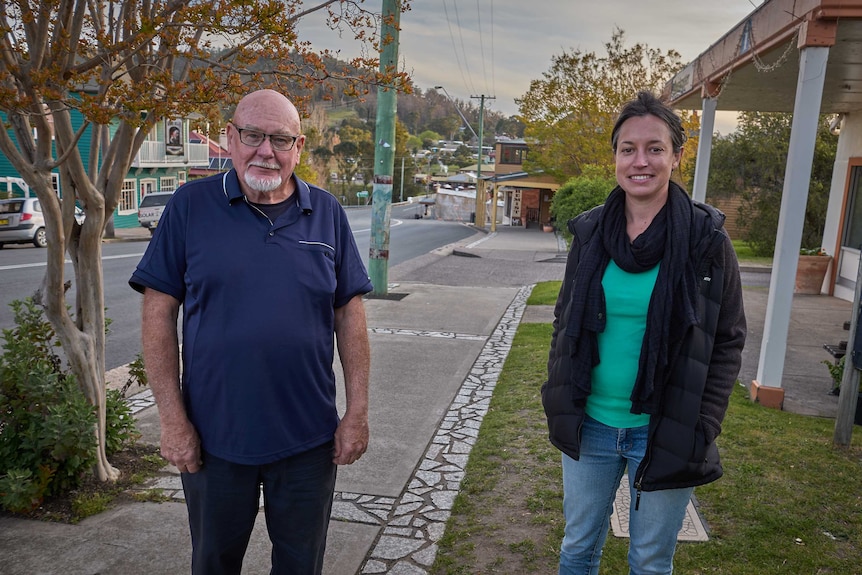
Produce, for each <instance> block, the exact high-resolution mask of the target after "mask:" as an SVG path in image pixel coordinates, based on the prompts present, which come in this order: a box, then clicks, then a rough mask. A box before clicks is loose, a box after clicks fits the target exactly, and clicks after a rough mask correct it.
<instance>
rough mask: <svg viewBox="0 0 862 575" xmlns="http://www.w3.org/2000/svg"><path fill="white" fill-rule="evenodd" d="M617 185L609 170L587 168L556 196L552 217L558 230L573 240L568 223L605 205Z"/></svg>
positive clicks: (552, 206)
mask: <svg viewBox="0 0 862 575" xmlns="http://www.w3.org/2000/svg"><path fill="white" fill-rule="evenodd" d="M616 185H617V182H616V179H615V178H614V176H613V174H612V173H611V172H610V171H609V170H608V169H607V168H602V167H599V166H587V167H586V169H584V171H583V174H582V175H580V176H577V177H574V178H571V179H570V180H569V181H567V182H566V183H565V184H563V185H562V186H561V187H560V189H559V190H557V192H556V193H555V194H554V199H553V200H552V203H551V215H552V216H553V218H554V221H555V222H556V227H557V229H558V230H560V231H561V232H562V233H563V235H564V236H565V237H566V239H569V238H571V235H572V234H570V233H569V229H568V228H567V227H566V222H568V221H569V220H570V219H572V218H574V217H575V216H577V215H578V214H580V213H582V212H585V211H587V210H589V209H590V208H594V207H595V206H598V205H599V204H602V203H604V201H605V199H606V198H607V197H608V194H609V193H611V190H613V189H614V187H615V186H616Z"/></svg>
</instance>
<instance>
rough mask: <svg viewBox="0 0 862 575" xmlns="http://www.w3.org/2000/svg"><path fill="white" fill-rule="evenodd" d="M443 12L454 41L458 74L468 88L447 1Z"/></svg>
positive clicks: (444, 1)
mask: <svg viewBox="0 0 862 575" xmlns="http://www.w3.org/2000/svg"><path fill="white" fill-rule="evenodd" d="M443 12H444V13H445V15H446V24H447V26H448V27H449V39H450V40H451V41H452V52H453V53H454V54H455V62H456V63H457V64H458V72H459V73H460V74H461V81H462V82H464V86H466V85H467V78H466V77H465V76H464V67H463V66H461V58H460V56H459V55H458V46H457V45H456V44H455V35H454V34H453V33H452V20H451V19H450V18H449V10H448V8H446V0H443ZM465 56H466V55H465Z"/></svg>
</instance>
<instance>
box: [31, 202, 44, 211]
mask: <svg viewBox="0 0 862 575" xmlns="http://www.w3.org/2000/svg"><path fill="white" fill-rule="evenodd" d="M33 211H34V212H41V211H42V204H40V203H39V200H36V201H35V202H33Z"/></svg>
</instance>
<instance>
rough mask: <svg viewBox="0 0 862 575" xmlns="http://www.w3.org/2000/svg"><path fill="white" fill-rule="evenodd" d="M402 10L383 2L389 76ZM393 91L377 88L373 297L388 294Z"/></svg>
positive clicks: (384, 66) (392, 1) (383, 60)
mask: <svg viewBox="0 0 862 575" xmlns="http://www.w3.org/2000/svg"><path fill="white" fill-rule="evenodd" d="M400 19H401V10H400V9H399V6H398V0H383V18H382V22H381V24H380V38H381V39H382V41H383V42H384V46H383V51H382V52H381V53H380V72H381V73H387V72H392V71H393V70H394V69H395V67H396V66H397V64H398V26H399V22H400ZM396 110H397V100H396V92H395V88H394V87H378V88H377V124H376V127H375V132H374V139H375V141H376V144H375V146H374V185H373V188H372V193H371V194H372V195H371V246H370V247H369V250H368V275H369V277H370V278H371V283H372V284H373V285H374V290H373V291H372V292H371V294H372V295H377V296H382V295H386V294H387V293H388V291H389V285H388V284H389V218H390V215H391V212H392V172H393V171H394V168H395V113H396Z"/></svg>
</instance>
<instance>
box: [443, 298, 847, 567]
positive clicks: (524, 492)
mask: <svg viewBox="0 0 862 575" xmlns="http://www.w3.org/2000/svg"><path fill="white" fill-rule="evenodd" d="M549 283H556V284H557V285H556V287H554V286H543V284H539V285H538V286H536V288H537V289H536V290H534V293H536V292H537V290H538V291H539V293H540V295H539V296H537V301H541V300H542V298H547V297H549V296H547V294H549V293H553V299H555V298H556V293H554V290H555V289H556V290H558V289H559V282H549ZM542 292H545V293H546V295H545V296H542V295H541V293H542ZM542 303H546V302H542ZM551 303H553V302H551ZM550 336H551V326H550V324H521V326H520V327H519V328H518V331H517V333H516V335H515V338H514V341H513V344H512V350H511V352H510V353H509V356H508V358H507V360H506V363H505V366H504V368H503V371H502V373H501V374H500V379H499V382H498V384H497V387H496V389H495V391H494V396H493V398H492V400H491V404H490V408H489V411H488V414H487V415H486V416H485V419H484V421H483V423H482V428H481V430H480V433H479V437H478V439H477V442H476V445H475V446H474V448H473V451H472V453H471V455H470V460H469V462H468V465H467V469H466V475H465V478H464V481H463V483H462V491H461V493H460V494H459V496H458V498H457V499H456V501H455V504H454V507H453V510H452V516H451V518H450V520H449V523H448V525H447V528H446V532H445V535H444V536H443V538H442V539H441V541H440V545H439V551H438V554H437V559H436V562H435V564H434V566H433V568H432V571H431V572H432V573H434V574H438V575H441V574H446V575H466V574H470V575H481V574H485V573H510V574H518V575H522V574H524V573H555V572H556V564H557V551H558V548H559V543H560V541H561V539H562V530H563V517H562V487H561V472H560V455H559V452H558V451H557V450H556V449H555V448H554V447H552V446H551V445H550V443H548V440H547V427H546V424H545V417H544V413H543V411H542V407H541V398H540V387H541V384H542V382H543V381H544V380H545V370H546V361H547V352H548V345H549V342H550ZM833 427H834V421H833V420H831V419H822V418H814V417H808V416H802V415H796V414H792V413H787V412H782V411H776V410H772V409H767V408H764V407H762V406H760V405H758V404H754V403H752V402H751V401H750V400H749V399H748V393H747V391H746V389H745V388H744V387H743V386H741V385H740V386H737V388H736V390H735V391H734V393H733V395H732V397H731V402H730V408H729V410H728V414H727V417H726V419H725V422H724V431H723V433H722V435H721V436H720V438H719V440H718V441H719V448H720V450H721V453H722V460H723V463H724V469H725V476H724V477H723V478H722V479H720V480H718V481H717V482H715V483H712V484H710V485H706V486H703V487H700V488H698V489H697V490H696V492H695V493H696V496H697V499H698V502H699V511H700V513H701V515H702V517H703V518H704V520H705V523H706V524H707V526H708V530H709V537H710V539H709V541H708V542H705V543H680V545H679V546H678V549H677V553H676V560H675V568H676V569H675V571H676V572H678V573H686V574H694V575H699V574H704V575H705V574H719V575H749V574H753V573H757V574H758V575H771V574H776V575H777V574H782V575H785V574H793V575H797V574H802V573H810V574H842V575H844V574H847V575H852V574H857V575H858V574H862V428H859V427H856V428H854V438H853V442H852V445H851V447H850V448H849V449H837V448H834V447H833V446H832V432H833ZM627 548H628V540H627V539H617V538H615V537H613V536H609V538H608V542H607V544H606V545H605V552H604V559H603V564H602V573H603V574H613V573H626V572H628V567H627V561H626V553H627Z"/></svg>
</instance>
